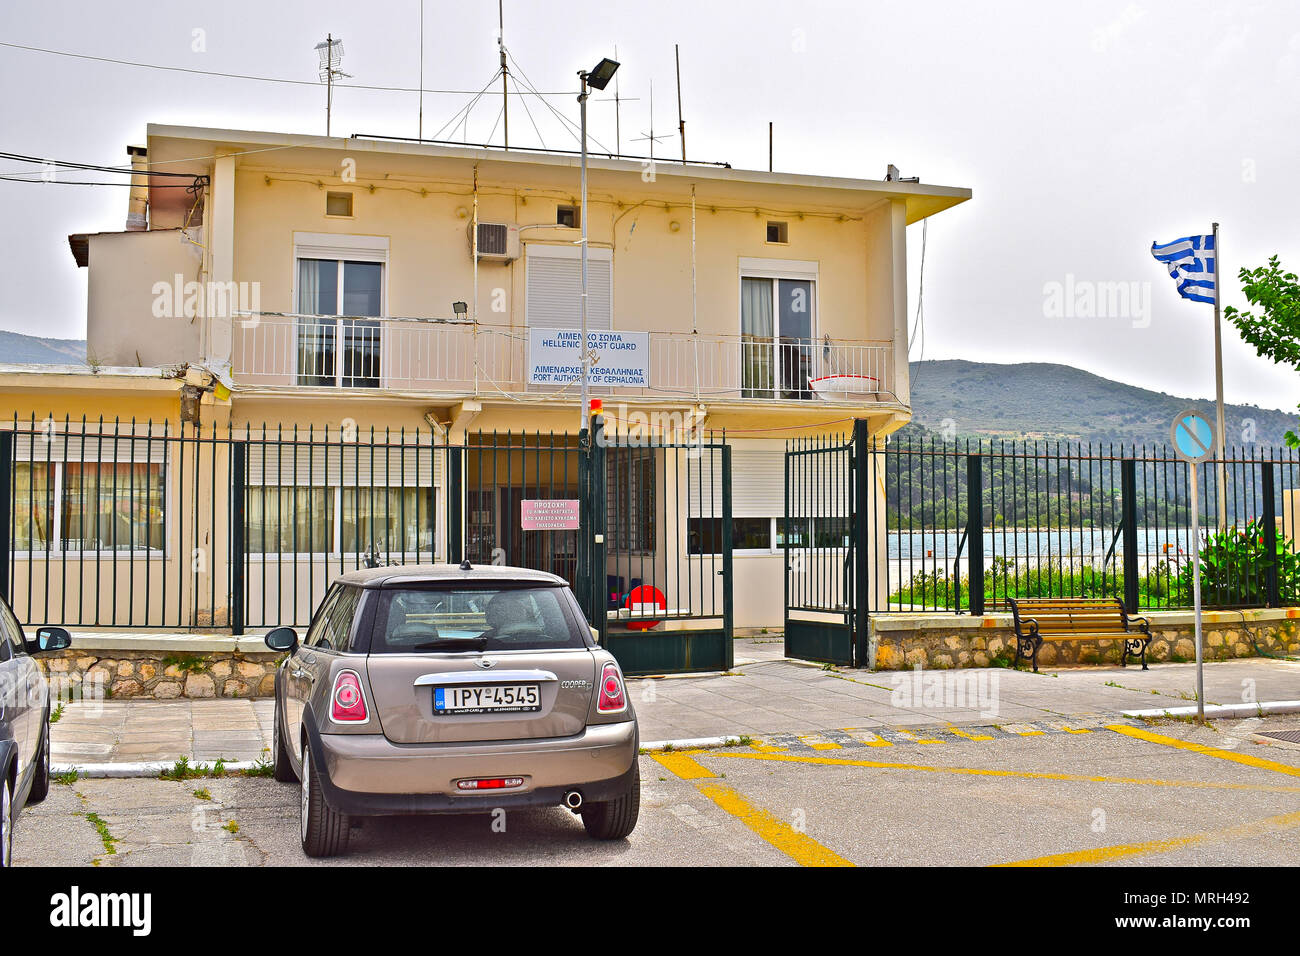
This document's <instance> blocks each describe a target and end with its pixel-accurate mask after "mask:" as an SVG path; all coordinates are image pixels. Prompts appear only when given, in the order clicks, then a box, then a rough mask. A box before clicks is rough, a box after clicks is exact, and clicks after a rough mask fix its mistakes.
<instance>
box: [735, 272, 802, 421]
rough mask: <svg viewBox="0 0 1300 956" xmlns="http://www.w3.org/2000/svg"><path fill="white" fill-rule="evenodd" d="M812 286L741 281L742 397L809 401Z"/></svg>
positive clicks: (783, 280)
mask: <svg viewBox="0 0 1300 956" xmlns="http://www.w3.org/2000/svg"><path fill="white" fill-rule="evenodd" d="M816 285H817V284H816V281H815V280H814V279H812V278H808V279H803V278H783V277H768V276H752V275H745V276H742V277H741V280H740V350H741V356H740V358H741V362H740V368H741V389H742V392H741V394H742V395H743V396H744V397H745V398H788V399H810V398H813V397H814V395H813V392H812V390H811V389H810V388H809V386H808V379H809V377H810V376H811V374H812V362H813V346H814V344H815V340H814V337H813V336H814V334H815V328H816V322H815V315H814V310H815V298H816Z"/></svg>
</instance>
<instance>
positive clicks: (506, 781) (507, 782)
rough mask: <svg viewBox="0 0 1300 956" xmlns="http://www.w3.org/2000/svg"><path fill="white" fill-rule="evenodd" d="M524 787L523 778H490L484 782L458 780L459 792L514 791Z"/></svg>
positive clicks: (457, 787)
mask: <svg viewBox="0 0 1300 956" xmlns="http://www.w3.org/2000/svg"><path fill="white" fill-rule="evenodd" d="M523 785H524V778H523V777H489V778H487V779H484V780H457V781H456V789H457V790H513V789H515V788H516V787H522V786H523Z"/></svg>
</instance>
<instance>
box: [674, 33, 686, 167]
mask: <svg viewBox="0 0 1300 956" xmlns="http://www.w3.org/2000/svg"><path fill="white" fill-rule="evenodd" d="M673 59H675V60H676V61H677V132H678V133H680V134H681V137H682V165H683V166H685V165H686V120H684V119H682V55H681V52H680V51H679V49H678V47H677V44H676V43H674V44H673Z"/></svg>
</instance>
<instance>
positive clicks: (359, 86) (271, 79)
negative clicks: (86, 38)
mask: <svg viewBox="0 0 1300 956" xmlns="http://www.w3.org/2000/svg"><path fill="white" fill-rule="evenodd" d="M0 47H8V48H10V49H12V50H26V51H28V52H29V53H45V54H48V55H50V56H65V57H71V58H73V59H76V60H93V61H95V62H97V63H114V64H117V65H118V66H132V67H138V68H140V69H145V70H163V71H166V72H168V73H192V74H194V75H196V76H218V77H223V78H225V79H232V80H253V81H255V82H258V83H286V84H289V85H291V86H311V87H319V86H320V83H318V82H315V81H313V80H292V79H288V78H286V77H279V76H254V75H252V74H249V73H224V72H221V71H218V70H196V69H193V68H191V67H184V66H163V65H161V64H158V63H140V62H137V61H135V60H120V59H116V58H114V57H108V56H92V55H90V54H88V53H72V52H69V51H67V50H49V49H45V48H43V47H38V46H28V45H26V44H23V43H8V42H5V41H3V40H0ZM334 88H335V89H350V90H376V91H378V92H382V93H442V94H448V95H452V96H462V95H465V94H470V95H472V94H473V93H474V91H473V90H427V89H421V88H420V87H412V86H372V85H368V84H364V83H335V84H334ZM516 95H519V96H525V95H532V96H573V95H575V93H571V92H556V93H541V92H538V91H537V90H530V91H529V92H528V93H527V94H523V93H519V94H516Z"/></svg>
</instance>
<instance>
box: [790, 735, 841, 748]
mask: <svg viewBox="0 0 1300 956" xmlns="http://www.w3.org/2000/svg"><path fill="white" fill-rule="evenodd" d="M799 739H800V740H802V741H803V742H804V743H805V744H807V745H808V746H809V747H811V748H812V749H813V750H843V749H844V748H843V747H841V746H840V745H839V744H837V743H835V742H833V741H830V740H827V739H826V738H825V737H823V736H822V735H821V734H800V735H799Z"/></svg>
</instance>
